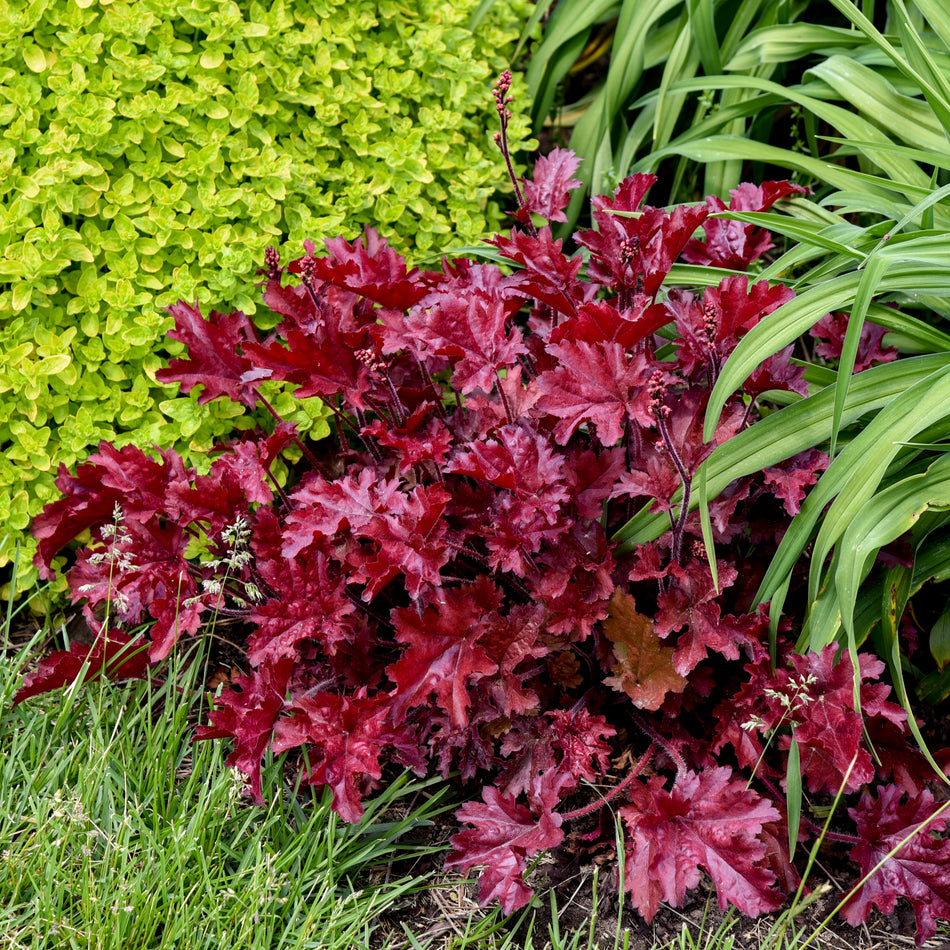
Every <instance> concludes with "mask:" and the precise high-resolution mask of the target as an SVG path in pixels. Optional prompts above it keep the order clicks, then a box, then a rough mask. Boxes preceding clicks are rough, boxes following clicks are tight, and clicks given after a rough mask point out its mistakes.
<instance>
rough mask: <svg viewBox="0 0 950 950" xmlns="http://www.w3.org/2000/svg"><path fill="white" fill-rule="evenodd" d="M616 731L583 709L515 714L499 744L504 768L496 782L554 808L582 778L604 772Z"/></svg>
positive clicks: (511, 793)
mask: <svg viewBox="0 0 950 950" xmlns="http://www.w3.org/2000/svg"><path fill="white" fill-rule="evenodd" d="M614 734H615V730H614V728H613V727H612V726H610V725H608V724H607V722H606V720H605V719H604V718H603V716H592V715H591V714H590V713H589V712H588V711H587V710H586V709H583V708H581V709H552V710H548V711H547V712H546V713H545V714H544V715H543V716H519V717H518V718H517V719H515V720H513V721H512V723H511V727H510V729H509V731H508V732H507V733H505V736H504V738H503V739H502V743H501V754H502V755H503V756H504V759H505V763H506V765H505V767H504V768H503V769H502V771H501V773H500V774H499V776H498V782H497V785H498V787H499V789H501V791H502V792H504V794H505V795H507V796H509V797H511V798H516V797H517V796H518V795H519V794H521V793H522V792H524V793H525V794H527V796H528V800H529V801H530V802H531V803H532V805H533V806H537V807H538V808H539V809H542V808H544V807H546V806H545V803H547V804H548V805H550V806H551V807H553V804H552V803H553V802H555V801H556V799H557V798H559V797H564V796H565V795H569V794H570V793H571V792H572V791H574V789H575V788H577V786H578V784H580V782H581V781H582V780H584V781H588V782H590V781H593V780H594V779H596V778H597V777H598V776H600V775H603V774H604V773H605V772H606V771H607V766H608V763H609V760H610V746H609V745H608V744H607V743H606V742H605V741H604V739H607V738H609V737H610V736H613V735H614Z"/></svg>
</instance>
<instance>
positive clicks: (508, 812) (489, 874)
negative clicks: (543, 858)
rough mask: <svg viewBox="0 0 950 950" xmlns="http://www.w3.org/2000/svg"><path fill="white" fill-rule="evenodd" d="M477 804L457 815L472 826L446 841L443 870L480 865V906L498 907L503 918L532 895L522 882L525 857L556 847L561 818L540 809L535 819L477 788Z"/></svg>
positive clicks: (520, 807)
mask: <svg viewBox="0 0 950 950" xmlns="http://www.w3.org/2000/svg"><path fill="white" fill-rule="evenodd" d="M482 799H483V801H484V804H482V803H480V802H466V803H465V804H464V805H463V806H462V807H461V808H460V809H459V810H458V811H457V812H456V817H457V818H458V819H459V821H462V822H465V823H466V824H469V825H472V828H470V829H466V830H465V831H460V832H459V833H458V834H456V835H453V836H452V838H451V844H452V851H451V853H450V854H449V857H448V858H447V859H446V862H445V866H446V868H458V869H459V870H460V871H467V870H468V869H469V868H471V867H474V866H475V865H484V866H485V870H484V871H483V872H482V874H481V877H480V878H479V884H480V888H479V891H478V900H479V903H480V904H482V905H483V906H484V905H485V904H488V903H490V902H491V901H493V900H496V899H497V900H498V901H499V902H500V903H501V909H502V911H503V912H504V913H506V914H512V913H514V912H515V911H516V910H518V908H519V907H524V905H525V904H527V903H528V901H529V900H530V899H531V895H532V894H533V893H534V892H533V891H532V890H531V888H530V887H528V886H527V884H525V883H524V878H523V875H524V870H525V866H526V863H527V859H528V858H531V857H533V856H534V855H536V854H538V853H540V852H541V851H546V850H547V849H549V848H554V847H557V845H559V844H560V843H561V841H562V839H563V838H564V832H563V831H561V816H560V815H558V814H556V813H554V812H550V811H543V812H542V813H541V816H540V818H536V817H535V816H534V815H533V814H532V813H531V811H530V810H529V809H527V808H525V807H524V805H519V804H518V803H517V802H515V801H514V800H513V799H511V798H507V797H506V796H504V795H502V794H501V792H499V791H498V790H497V789H495V788H491V787H487V788H484V789H483V790H482Z"/></svg>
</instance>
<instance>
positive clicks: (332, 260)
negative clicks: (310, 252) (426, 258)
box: [288, 227, 427, 310]
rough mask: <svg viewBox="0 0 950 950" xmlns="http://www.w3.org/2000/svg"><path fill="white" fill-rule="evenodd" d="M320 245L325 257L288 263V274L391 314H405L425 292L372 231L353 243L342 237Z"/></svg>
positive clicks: (367, 230)
mask: <svg viewBox="0 0 950 950" xmlns="http://www.w3.org/2000/svg"><path fill="white" fill-rule="evenodd" d="M324 243H325V244H326V248H327V251H328V252H329V254H328V256H327V257H312V256H311V257H309V258H308V257H303V258H300V259H298V260H296V261H294V262H293V263H291V264H290V266H289V267H288V270H289V271H290V272H291V273H294V274H306V275H309V276H316V277H318V278H319V279H321V280H325V281H327V282H328V283H332V284H336V285H337V286H339V287H345V288H346V289H347V290H350V291H352V292H353V293H355V294H359V295H360V296H361V297H368V298H369V299H370V300H373V301H375V302H376V303H379V304H381V305H382V306H384V307H387V308H389V309H391V310H408V309H409V307H411V306H413V305H414V304H416V303H418V302H419V300H421V299H422V297H423V295H424V294H425V293H426V292H427V288H426V286H425V285H424V284H423V283H422V282H421V281H417V280H416V279H415V278H416V274H417V272H416V271H413V272H412V273H410V272H409V270H408V269H407V267H406V261H405V258H404V257H403V256H402V255H401V254H399V253H397V252H396V251H395V250H393V248H391V247H390V246H389V244H388V242H387V241H386V239H385V238H383V237H380V235H379V233H378V232H377V231H376V230H375V229H373V228H369V227H368V228H366V230H365V232H364V234H363V236H362V237H360V238H357V239H356V240H355V241H353V243H350V242H349V241H346V240H344V239H343V238H342V237H337V238H332V239H331V238H328V239H327V240H326V241H325V242H324Z"/></svg>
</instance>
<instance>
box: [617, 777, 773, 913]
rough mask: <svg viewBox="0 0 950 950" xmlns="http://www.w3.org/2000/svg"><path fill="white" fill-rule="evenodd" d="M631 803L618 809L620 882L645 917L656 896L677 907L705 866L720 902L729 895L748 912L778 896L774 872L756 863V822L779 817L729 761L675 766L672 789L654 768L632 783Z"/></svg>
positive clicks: (766, 907)
mask: <svg viewBox="0 0 950 950" xmlns="http://www.w3.org/2000/svg"><path fill="white" fill-rule="evenodd" d="M630 794H631V797H632V799H633V804H632V805H628V806H627V807H626V808H621V809H620V815H621V817H622V818H623V820H624V822H625V823H626V825H627V828H628V829H629V837H628V839H627V843H628V850H627V856H626V861H625V869H626V875H625V885H626V889H627V890H629V891H630V893H631V897H632V900H633V906H634V907H636V908H637V910H638V911H639V912H640V913H641V914H642V915H643V919H644V920H645V921H646V922H647V923H649V922H650V921H651V920H652V919H653V917H654V915H655V914H656V912H657V908H658V907H659V903H660V901H661V900H663V901H665V902H667V903H668V904H671V905H672V906H673V907H681V906H682V904H683V899H684V897H685V896H686V892H687V891H688V890H690V889H691V888H693V887H696V885H697V884H699V869H700V868H704V869H705V870H706V872H707V873H708V874H709V876H710V877H711V878H712V881H713V883H714V884H715V886H716V894H717V895H718V897H719V906H720V908H721V909H722V910H725V909H726V906H727V904H728V903H733V904H735V905H736V907H738V908H739V910H741V911H742V912H743V913H744V914H748V915H749V916H750V917H755V916H757V915H758V914H762V913H765V912H766V911H770V910H774V909H775V908H776V907H778V905H779V904H780V903H781V898H780V897H779V896H778V895H777V894H776V892H775V890H774V888H773V884H774V881H775V875H774V874H773V873H772V872H771V871H769V870H766V869H765V868H764V867H763V866H762V862H763V859H764V858H765V854H766V846H765V844H764V843H763V842H762V841H761V839H760V838H759V834H760V832H761V830H762V826H763V825H764V824H765V823H766V822H769V821H774V820H776V819H778V818H779V817H780V815H779V813H778V811H776V809H775V807H774V806H773V805H772V804H771V802H768V801H766V800H765V799H763V798H761V797H760V796H759V795H758V794H757V793H756V792H754V791H751V790H750V789H748V788H747V787H746V781H745V779H734V778H732V770H731V769H728V768H716V769H709V770H707V771H705V772H701V773H699V774H697V773H695V772H690V771H687V772H685V773H682V774H681V775H680V776H679V777H678V779H677V782H676V784H675V785H674V786H673V790H672V792H667V791H666V790H665V789H664V788H663V779H662V778H661V777H660V776H653V777H652V778H651V779H650V780H649V781H648V782H647V784H646V785H642V784H640V783H638V782H635V783H634V784H633V786H632V787H631V792H630Z"/></svg>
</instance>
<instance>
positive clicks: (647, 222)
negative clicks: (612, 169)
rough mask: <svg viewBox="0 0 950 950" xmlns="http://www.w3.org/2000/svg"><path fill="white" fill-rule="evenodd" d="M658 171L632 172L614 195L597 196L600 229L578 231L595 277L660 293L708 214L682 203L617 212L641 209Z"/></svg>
mask: <svg viewBox="0 0 950 950" xmlns="http://www.w3.org/2000/svg"><path fill="white" fill-rule="evenodd" d="M655 181H656V179H655V178H654V177H653V176H652V175H632V176H631V177H630V178H628V179H627V180H626V181H624V182H621V184H620V186H619V187H618V188H617V190H616V191H615V192H614V194H613V197H612V198H607V197H599V198H594V199H593V202H592V203H593V205H594V207H595V208H596V209H597V210H596V211H594V220H595V221H596V222H597V227H598V229H599V230H598V231H593V230H590V231H580V232H578V233H577V234H576V235H575V236H574V237H575V239H576V240H577V242H578V243H579V244H581V245H583V246H584V247H586V248H588V249H589V250H590V252H591V260H590V263H589V265H588V273H589V275H590V278H591V279H592V280H595V281H599V282H600V283H602V284H604V285H605V286H611V287H616V288H621V287H623V288H629V289H633V288H635V287H636V286H637V285H638V283H640V282H642V290H643V293H644V294H646V295H647V296H648V297H650V298H653V297H655V296H656V294H657V292H658V291H659V289H660V286H661V285H662V283H663V281H664V280H665V279H666V276H667V274H669V272H670V268H671V267H672V266H673V262H674V261H675V260H676V259H677V257H679V255H680V252H681V251H682V250H683V247H684V246H685V245H686V242H687V241H688V240H689V239H690V238H691V237H692V235H693V232H694V231H695V230H696V228H698V227H699V226H700V224H702V223H703V221H705V220H706V217H707V215H708V213H709V212H708V211H707V209H706V207H705V206H698V207H693V208H688V207H685V206H683V205H680V206H678V207H676V208H674V209H673V211H672V212H666V211H661V210H659V209H657V208H650V207H645V208H643V211H642V213H641V214H640V215H638V216H625V215H620V214H612V213H611V212H612V211H622V212H630V211H637V210H639V207H640V202H641V201H642V200H643V196H644V195H645V194H646V192H647V190H648V189H649V188H650V186H651V185H652V184H653V183H654V182H655Z"/></svg>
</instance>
